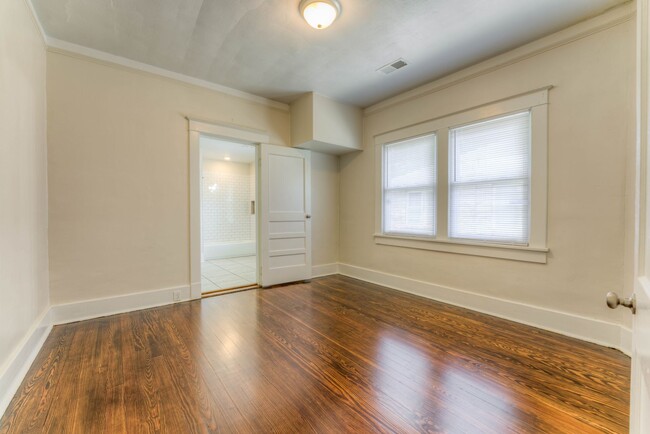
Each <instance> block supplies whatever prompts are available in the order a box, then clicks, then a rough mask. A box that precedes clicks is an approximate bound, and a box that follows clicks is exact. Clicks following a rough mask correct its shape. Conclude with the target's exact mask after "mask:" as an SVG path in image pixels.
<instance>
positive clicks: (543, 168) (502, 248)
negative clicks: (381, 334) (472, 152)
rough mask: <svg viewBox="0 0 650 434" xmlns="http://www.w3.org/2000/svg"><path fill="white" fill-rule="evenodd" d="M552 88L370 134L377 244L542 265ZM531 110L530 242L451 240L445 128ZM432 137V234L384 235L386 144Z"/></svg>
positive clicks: (544, 239) (545, 254)
mask: <svg viewBox="0 0 650 434" xmlns="http://www.w3.org/2000/svg"><path fill="white" fill-rule="evenodd" d="M551 88H552V86H547V87H543V88H540V89H535V90H533V91H530V92H527V93H523V94H519V95H515V96H512V97H509V98H504V99H502V100H498V101H495V102H491V103H488V104H484V105H480V106H476V107H472V108H469V109H466V110H462V111H458V112H454V113H450V114H447V115H444V116H441V117H438V118H435V119H432V120H428V121H425V122H421V123H417V124H414V125H409V126H406V127H404V128H400V129H397V130H393V131H388V132H384V133H381V134H378V135H375V136H374V143H375V149H374V151H375V160H376V161H375V187H376V190H375V235H374V239H375V243H376V244H380V245H389V246H398V247H406V248H414V249H423V250H434V251H440V252H449V253H457V254H465V255H474V256H484V257H493V258H500V259H510V260H517V261H525V262H537V263H546V260H547V253H548V251H549V249H548V248H547V245H546V240H547V209H548V204H547V201H548V198H547V189H548V187H547V185H548V173H547V170H548V92H549V90H550V89H551ZM525 110H529V111H530V114H531V166H530V167H531V173H530V186H529V188H530V216H529V218H530V227H529V231H530V233H529V238H528V245H511V244H500V243H489V242H481V241H473V240H472V241H469V240H459V239H449V238H448V234H449V228H448V217H449V129H451V128H456V127H460V126H463V125H466V124H471V123H474V122H480V121H486V120H489V119H491V118H496V117H501V116H504V115H507V114H510V113H516V112H521V111H525ZM428 134H435V135H436V150H437V162H438V167H437V175H438V176H437V183H436V185H437V192H436V199H437V204H436V213H437V214H436V223H437V225H436V226H437V227H436V236H435V237H432V238H428V237H427V238H423V237H413V236H408V235H395V234H388V233H383V222H382V219H383V214H382V213H383V203H384V198H383V167H384V161H383V159H384V157H383V156H384V151H383V146H384V145H386V144H390V143H394V142H398V141H403V140H408V139H410V138H414V137H418V136H424V135H428Z"/></svg>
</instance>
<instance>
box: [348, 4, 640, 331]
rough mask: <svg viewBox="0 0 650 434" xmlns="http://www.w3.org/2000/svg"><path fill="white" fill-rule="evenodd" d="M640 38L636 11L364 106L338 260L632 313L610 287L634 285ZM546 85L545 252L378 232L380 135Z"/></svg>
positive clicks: (579, 307)
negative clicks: (529, 52)
mask: <svg viewBox="0 0 650 434" xmlns="http://www.w3.org/2000/svg"><path fill="white" fill-rule="evenodd" d="M634 46H635V24H634V19H633V17H630V18H629V19H628V20H626V21H625V22H622V23H619V24H616V25H614V26H613V27H608V28H605V29H600V30H599V31H597V32H595V33H593V34H589V32H586V33H585V34H584V37H580V38H578V39H577V40H574V41H573V42H570V43H566V44H561V45H559V46H557V47H556V48H553V49H551V50H541V51H540V52H538V53H537V54H536V55H533V56H528V57H524V58H522V59H519V60H517V61H514V62H509V63H506V64H505V65H504V66H502V67H499V68H494V67H492V68H488V69H487V70H486V71H485V72H483V73H480V74H474V75H472V74H467V76H466V78H465V79H463V80H460V81H459V82H457V83H454V84H445V85H440V86H439V87H438V88H437V90H434V91H431V92H428V93H425V94H421V95H419V96H418V95H417V92H412V93H411V95H409V97H407V98H404V99H402V100H399V98H397V99H396V102H395V103H394V104H383V105H382V104H380V105H378V106H377V107H378V108H379V109H377V110H369V111H367V113H369V114H367V116H366V117H365V120H364V121H365V122H364V142H365V150H364V152H362V153H357V154H350V155H345V156H343V157H341V236H340V241H341V252H340V256H341V263H344V264H351V265H354V266H358V267H363V268H367V269H371V270H377V271H381V272H383V273H388V274H393V275H397V276H405V277H409V278H411V279H416V280H420V281H424V282H429V283H433V284H435V285H439V286H442V287H446V288H452V289H458V290H463V291H468V292H470V293H475V294H480V295H486V296H490V297H495V298H499V299H504V300H509V301H515V302H519V303H525V304H530V305H533V306H539V307H543V308H548V309H554V310H558V311H562V312H568V313H570V314H573V315H581V316H585V317H588V318H593V319H600V320H604V321H610V322H618V323H621V324H626V325H627V324H630V322H631V320H630V317H631V316H630V315H629V312H625V311H623V310H621V309H619V311H610V310H609V309H607V308H606V306H605V302H604V297H605V293H606V292H607V291H609V290H617V291H619V292H621V293H625V292H626V291H628V292H629V291H630V288H629V282H630V281H631V279H630V267H629V266H628V264H626V263H625V261H624V258H625V257H626V255H629V253H630V251H631V243H630V237H629V236H628V235H629V229H631V228H632V226H631V223H632V222H633V213H632V212H631V210H632V209H633V207H632V206H631V205H632V204H633V197H632V194H631V192H632V190H631V189H630V187H631V186H632V185H633V170H631V167H632V164H633V161H634V86H635V66H634V65H635V53H634ZM449 81H450V80H448V81H447V82H449ZM440 82H441V83H443V82H445V81H444V80H441V81H440ZM548 85H553V86H555V87H554V88H553V89H552V90H551V91H550V97H549V171H548V174H549V185H548V191H549V193H548V204H549V211H548V247H549V248H550V254H549V257H548V263H547V264H533V263H525V262H516V261H510V260H502V259H491V258H482V257H477V256H467V255H459V254H452V253H442V252H433V251H423V250H415V249H408V248H401V247H391V246H381V245H376V244H375V243H374V240H373V232H374V228H375V224H374V210H375V203H374V201H375V200H376V198H375V186H374V182H375V172H374V170H375V149H374V144H373V137H374V136H376V135H378V134H381V133H384V132H387V131H391V130H395V129H399V128H402V127H405V126H408V125H412V124H416V123H418V122H423V121H426V120H430V119H435V118H437V117H441V116H444V115H447V114H450V113H454V112H457V111H461V110H464V109H467V108H471V107H475V106H478V105H481V104H486V103H489V102H493V101H497V100H500V99H503V98H506V97H509V96H514V95H517V94H520V93H524V92H528V91H531V90H533V89H537V88H540V87H544V86H548ZM431 87H434V86H431Z"/></svg>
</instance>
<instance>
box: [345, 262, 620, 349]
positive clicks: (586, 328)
mask: <svg viewBox="0 0 650 434" xmlns="http://www.w3.org/2000/svg"><path fill="white" fill-rule="evenodd" d="M338 269H339V273H340V274H342V275H344V276H349V277H354V278H356V279H360V280H364V281H366V282H369V283H375V284H377V285H382V286H386V287H389V288H393V289H397V290H399V291H404V292H408V293H411V294H415V295H419V296H422V297H426V298H430V299H433V300H438V301H442V302H444V303H449V304H453V305H455V306H460V307H464V308H467V309H471V310H474V311H477V312H482V313H486V314H488V315H493V316H497V317H499V318H504V319H507V320H511V321H516V322H518V323H522V324H527V325H530V326H533V327H538V328H541V329H544V330H549V331H552V332H556V333H560V334H562V335H565V336H570V337H573V338H577V339H581V340H584V341H587V342H592V343H595V344H599V345H604V346H606V347H611V348H616V349H618V350H620V351H621V352H623V353H625V354H627V355H630V352H631V343H632V333H631V330H629V329H627V328H625V327H622V326H620V325H619V324H614V323H609V322H605V321H601V320H597V319H593V318H587V317H583V316H579V315H573V314H570V313H567V312H560V311H555V310H552V309H546V308H543V307H538V306H532V305H529V304H525V303H518V302H514V301H510V300H506V299H501V298H496V297H490V296H487V295H481V294H477V293H474V292H469V291H463V290H460V289H455V288H449V287H445V286H440V285H435V284H433V283H429V282H423V281H420V280H414V279H409V278H406V277H402V276H396V275H394V274H388V273H383V272H381V271H376V270H370V269H367V268H362V267H357V266H354V265H349V264H339V266H338Z"/></svg>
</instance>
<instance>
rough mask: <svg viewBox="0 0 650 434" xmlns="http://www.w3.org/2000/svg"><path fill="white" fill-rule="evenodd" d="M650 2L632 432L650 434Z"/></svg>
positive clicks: (644, 9)
mask: <svg viewBox="0 0 650 434" xmlns="http://www.w3.org/2000/svg"><path fill="white" fill-rule="evenodd" d="M648 13H649V10H648V0H638V1H637V118H636V119H637V153H636V156H637V157H636V158H637V164H636V168H637V176H636V228H635V246H636V249H635V250H636V252H635V258H636V260H635V296H636V314H635V315H634V320H633V321H634V322H633V326H632V329H633V335H632V379H631V406H630V432H631V433H633V434H641V433H650V280H649V279H648V278H649V277H650V276H649V273H650V219H649V218H648V217H649V216H650V183H649V180H650V176H649V174H648V167H650V164H649V163H650V160H648V156H649V153H648V133H649V132H650V119H649V118H648V113H650V89H649V87H648V82H649V80H648V73H649V72H650V67H649V65H648V60H649V56H648V46H649V45H650V39H649V33H650V32H649V31H648V21H649V16H648Z"/></svg>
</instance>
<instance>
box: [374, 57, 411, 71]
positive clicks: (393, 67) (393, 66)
mask: <svg viewBox="0 0 650 434" xmlns="http://www.w3.org/2000/svg"><path fill="white" fill-rule="evenodd" d="M406 65H408V63H406V60H404V59H397V60H395V61H393V62H390V63H389V64H388V65H384V66H382V67H381V68H379V69H378V70H377V71H380V72H383V73H384V74H390V73H391V72H395V71H397V70H398V69H402V68H404V67H405V66H406Z"/></svg>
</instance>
